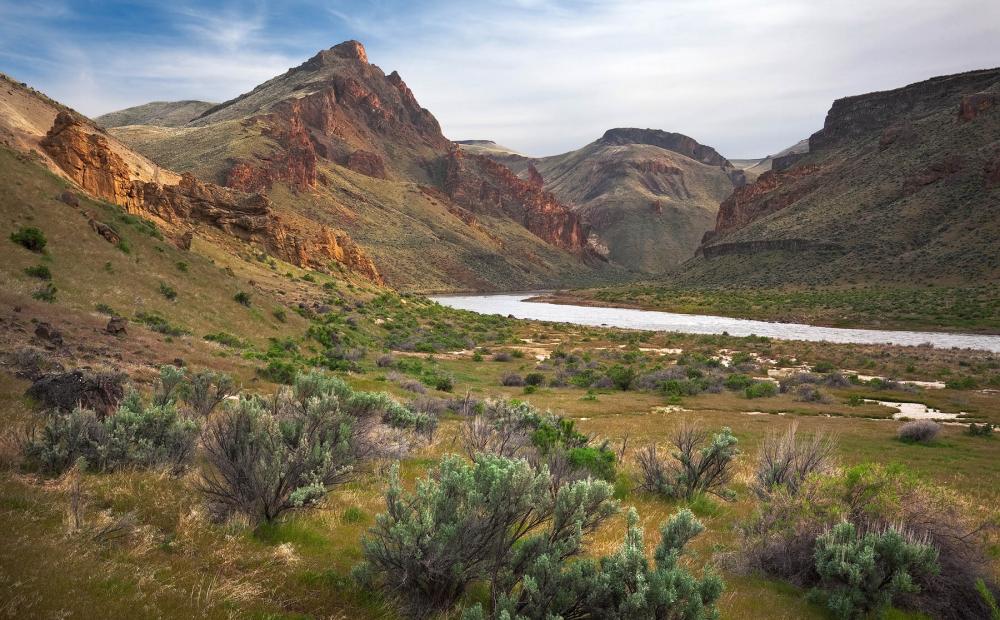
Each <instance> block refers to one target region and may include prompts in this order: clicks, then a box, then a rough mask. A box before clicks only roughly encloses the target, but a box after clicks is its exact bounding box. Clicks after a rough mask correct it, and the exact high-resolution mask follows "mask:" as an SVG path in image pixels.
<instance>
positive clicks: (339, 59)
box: [109, 41, 620, 290]
mask: <svg viewBox="0 0 1000 620" xmlns="http://www.w3.org/2000/svg"><path fill="white" fill-rule="evenodd" d="M109 131H110V132H111V133H112V135H114V136H116V137H117V138H118V139H120V140H121V141H122V142H124V143H125V144H128V145H130V146H131V147H133V148H134V149H136V150H137V151H139V152H141V153H142V154H144V155H145V156H147V157H149V159H150V160H152V161H153V162H156V163H157V164H158V165H160V166H163V167H166V168H170V169H172V170H176V171H179V172H185V173H190V174H191V175H193V176H194V177H195V178H197V179H198V180H199V181H201V182H208V183H216V184H218V185H222V186H225V187H228V188H232V189H236V190H239V191H243V192H247V193H260V194H262V195H265V196H267V197H268V199H269V200H270V201H271V202H272V203H273V204H274V205H275V209H276V210H277V211H278V212H279V213H282V214H288V215H289V216H294V217H298V218H303V219H306V220H309V221H312V222H315V223H317V224H320V225H325V226H331V227H336V228H342V229H344V230H345V231H346V232H347V233H348V234H349V235H350V236H351V237H352V238H353V239H355V240H356V241H357V243H358V244H359V245H360V246H361V247H362V248H364V250H365V251H366V253H368V254H370V255H371V256H372V258H373V260H374V262H375V264H376V265H377V267H378V269H379V272H380V273H381V274H382V275H383V276H384V277H385V279H386V281H387V282H389V283H390V284H393V285H395V286H399V287H403V288H407V289H411V290H441V289H455V288H467V289H490V290H495V289H511V288H525V287H540V286H545V285H551V284H558V283H570V282H574V281H581V282H582V281H594V280H596V279H600V278H607V277H613V276H614V274H615V273H617V272H618V271H620V270H616V269H615V268H614V267H613V266H610V265H608V264H607V263H606V262H605V261H604V260H603V259H602V257H601V256H600V254H599V253H597V252H595V251H594V249H593V248H592V247H591V246H590V244H589V241H588V239H589V230H588V229H587V227H586V225H585V224H584V223H583V222H582V221H581V219H580V217H579V215H577V214H576V213H574V212H573V211H572V210H571V209H570V208H569V207H568V206H567V205H565V204H563V203H562V202H561V201H559V200H558V199H557V198H556V197H555V196H554V195H552V194H550V193H548V192H546V191H545V190H543V189H542V188H540V187H536V186H534V185H531V184H528V183H525V182H523V181H522V180H520V179H518V178H517V177H516V176H514V175H513V174H511V173H510V171H509V170H507V169H506V168H504V167H502V166H496V165H495V164H494V162H492V161H490V160H488V159H487V158H485V157H480V156H477V155H468V154H463V153H461V152H460V151H459V150H458V148H457V147H456V146H455V145H454V144H453V143H452V142H451V141H450V140H448V139H447V138H445V137H444V135H443V134H442V133H441V128H440V125H439V124H438V122H437V120H436V119H435V118H434V116H433V115H432V114H431V113H430V112H429V111H428V110H426V109H424V108H422V107H421V106H420V105H419V103H418V102H417V100H416V97H415V96H414V94H413V92H412V91H411V90H410V89H409V88H408V87H407V86H406V84H405V83H404V82H403V80H402V78H401V77H400V76H399V74H398V73H396V72H392V73H390V74H388V75H386V74H385V73H383V71H382V70H381V69H380V68H379V67H377V66H376V65H374V64H371V63H370V62H369V61H368V57H367V53H366V52H365V49H364V47H363V46H362V45H361V44H360V43H358V42H357V41H347V42H344V43H341V44H339V45H336V46H334V47H332V48H330V49H328V50H323V51H321V52H319V53H318V54H317V55H315V56H314V57H313V58H311V59H309V60H307V61H306V62H304V63H303V64H301V65H299V66H298V67H294V68H292V69H289V70H288V71H286V72H285V73H283V74H282V75H279V76H277V77H275V78H273V79H271V80H268V81H267V82H264V83H263V84H261V85H259V86H257V87H256V88H254V89H253V90H252V91H250V92H248V93H245V94H242V95H240V96H238V97H235V98H233V99H231V100H229V101H226V102H223V103H220V104H218V105H215V106H212V107H210V108H208V109H206V110H205V111H204V112H202V113H201V114H200V115H199V116H197V117H196V118H194V119H192V120H190V121H189V122H187V123H185V124H183V125H180V126H176V127H164V126H150V125H132V126H126V127H116V128H111V129H110V130H109Z"/></svg>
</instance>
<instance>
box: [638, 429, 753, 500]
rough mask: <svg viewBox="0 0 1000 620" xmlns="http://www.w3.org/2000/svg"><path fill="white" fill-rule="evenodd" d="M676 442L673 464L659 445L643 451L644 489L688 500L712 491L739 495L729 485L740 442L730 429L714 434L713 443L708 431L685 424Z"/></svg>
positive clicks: (726, 495)
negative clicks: (661, 454) (659, 449)
mask: <svg viewBox="0 0 1000 620" xmlns="http://www.w3.org/2000/svg"><path fill="white" fill-rule="evenodd" d="M672 442H673V445H674V448H675V449H674V451H673V452H672V453H671V457H672V458H673V462H670V463H667V462H664V460H663V459H662V458H661V457H660V455H659V453H658V452H657V449H656V446H655V445H652V446H647V447H646V448H644V449H643V450H640V451H639V453H638V455H637V458H638V460H639V467H640V469H641V470H642V475H643V481H642V484H641V488H642V489H643V490H645V491H649V492H650V493H657V494H660V495H665V496H667V497H669V498H683V499H688V500H689V499H691V498H692V497H694V496H695V495H697V494H699V493H711V494H713V495H716V496H718V497H720V498H722V499H725V500H731V499H733V498H734V497H735V494H734V493H733V492H732V491H731V490H730V489H727V488H726V485H727V484H728V483H729V481H730V480H731V479H732V477H733V473H734V471H733V470H734V468H733V460H734V459H735V458H736V455H738V454H739V450H738V449H737V447H736V444H737V443H738V441H737V439H736V437H734V436H733V434H732V431H730V430H729V428H723V429H722V430H721V431H719V432H718V433H716V434H715V435H712V437H711V442H709V434H708V432H707V431H703V430H699V429H695V428H693V427H690V426H682V427H681V428H680V429H679V430H678V431H677V432H676V433H675V434H674V437H673V440H672ZM706 444H707V445H706Z"/></svg>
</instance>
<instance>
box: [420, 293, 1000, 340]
mask: <svg viewBox="0 0 1000 620" xmlns="http://www.w3.org/2000/svg"><path fill="white" fill-rule="evenodd" d="M535 295H537V293H516V294H514V293H504V294H495V295H493V294H491V295H435V296H432V297H431V299H433V300H435V301H437V302H438V303H440V304H442V305H445V306H449V307H452V308H459V309H461V310H472V311H473V312H479V313H482V314H502V315H505V316H506V315H512V316H514V317H515V318H518V319H534V320H538V321H557V322H561V323H576V324H578V325H589V326H607V327H623V328H627V329H644V330H653V331H672V332H682V333H686V334H721V333H723V332H726V333H728V334H729V335H730V336H749V335H751V334H754V335H757V336H768V337H771V338H781V339H784V340H811V341H816V342H853V343H860V344H883V343H886V344H901V345H911V346H912V345H918V344H923V343H930V344H932V345H934V346H935V347H938V348H951V347H960V348H968V349H983V350H986V351H992V352H994V353H1000V336H989V335H979V334H952V333H943V332H911V331H894V330H878V329H844V328H840V327H819V326H816V325H803V324H801V323H771V322H768V321H752V320H749V319H733V318H729V317H722V316H709V315H701V314H678V313H675V312H658V311H655V310H635V309H632V308H601V307H595V306H574V305H567V304H551V303H539V302H529V301H525V300H526V299H528V298H529V297H533V296H535Z"/></svg>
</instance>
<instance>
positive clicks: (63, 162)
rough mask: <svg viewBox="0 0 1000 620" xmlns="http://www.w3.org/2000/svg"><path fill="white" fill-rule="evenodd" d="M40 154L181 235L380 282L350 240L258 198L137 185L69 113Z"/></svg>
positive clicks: (103, 140)
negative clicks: (234, 243) (237, 242)
mask: <svg viewBox="0 0 1000 620" xmlns="http://www.w3.org/2000/svg"><path fill="white" fill-rule="evenodd" d="M42 147H43V148H44V149H45V151H46V153H48V154H49V156H50V157H51V158H52V159H53V160H54V161H55V162H56V164H57V165H58V166H59V167H60V168H61V169H62V170H63V171H64V172H65V173H66V174H67V176H69V177H70V178H71V179H72V180H73V181H74V182H75V183H76V184H77V185H79V186H80V187H81V188H82V189H84V190H85V191H87V192H88V193H90V194H92V195H94V196H96V197H97V198H100V199H103V200H106V201H108V202H112V203H114V204H117V205H120V206H122V207H124V208H125V209H126V210H127V211H128V212H130V213H134V214H140V215H144V216H151V217H153V218H155V219H156V220H159V221H160V222H162V223H163V224H165V225H166V227H167V228H168V229H169V232H173V233H176V234H177V235H178V236H180V235H182V234H183V233H184V232H186V231H187V230H189V229H190V227H191V225H193V224H195V223H202V224H208V225H210V226H213V227H215V228H218V229H220V230H222V231H224V232H226V233H228V234H229V235H232V236H234V237H237V238H239V239H242V240H243V241H246V242H251V243H256V244H258V245H260V246H262V247H263V248H265V249H266V250H267V251H268V252H269V253H271V254H273V255H274V256H277V257H278V258H281V259H282V260H285V261H288V262H290V263H293V264H296V265H299V266H304V267H314V268H319V269H325V268H326V264H327V263H328V262H329V261H331V260H333V261H337V262H339V263H342V264H344V265H345V266H346V267H348V268H350V269H352V270H354V271H357V272H358V273H361V274H362V275H364V276H366V277H368V278H369V279H371V280H373V281H375V282H379V283H381V282H382V278H381V276H380V275H379V272H378V269H377V268H376V267H375V264H374V263H373V262H372V261H371V259H369V258H368V257H367V256H366V255H365V253H364V251H363V250H361V249H360V248H359V247H357V245H355V244H354V242H353V241H352V240H351V239H350V237H349V236H348V235H347V234H346V233H343V232H341V231H336V230H333V229H330V228H327V227H323V226H311V227H310V228H311V229H312V230H311V232H310V233H306V232H305V228H303V227H299V226H295V225H293V224H291V223H289V222H286V221H285V220H284V219H283V218H282V217H280V216H279V215H277V214H276V213H275V212H274V210H273V208H272V205H271V202H270V201H269V200H268V199H267V198H266V197H264V196H262V195H260V194H248V193H245V192H241V191H237V190H233V189H229V188H225V187H220V186H218V185H213V184H210V183H202V182H201V181H198V180H197V179H195V178H194V177H193V176H192V175H190V174H185V175H183V176H182V177H181V180H180V182H179V183H178V184H176V185H163V184H161V183H157V182H153V181H143V180H140V179H137V178H133V175H132V173H131V170H130V168H129V165H128V163H127V162H126V161H125V160H124V159H123V158H122V157H121V156H120V155H118V154H117V153H116V152H115V151H114V149H113V148H112V147H111V145H110V143H109V142H108V139H107V137H106V136H105V135H103V134H102V133H100V132H99V131H98V130H97V129H96V128H94V127H93V126H91V125H89V124H87V123H85V122H83V121H81V120H80V119H77V118H76V117H74V116H73V115H72V114H70V113H68V112H60V113H59V115H58V116H57V117H56V120H55V123H54V124H53V126H52V128H51V130H49V132H48V134H47V135H46V137H45V138H44V140H42Z"/></svg>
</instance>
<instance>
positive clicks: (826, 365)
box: [812, 362, 837, 374]
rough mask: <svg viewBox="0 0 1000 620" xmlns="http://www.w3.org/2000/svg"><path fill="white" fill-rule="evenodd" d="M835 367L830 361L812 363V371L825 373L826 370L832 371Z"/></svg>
mask: <svg viewBox="0 0 1000 620" xmlns="http://www.w3.org/2000/svg"><path fill="white" fill-rule="evenodd" d="M836 369H837V367H836V366H834V365H833V364H831V363H830V362H816V363H815V364H813V367H812V371H813V372H818V373H820V374H826V373H828V372H833V371H834V370H836Z"/></svg>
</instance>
